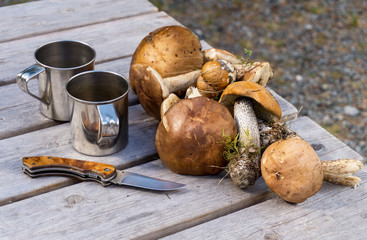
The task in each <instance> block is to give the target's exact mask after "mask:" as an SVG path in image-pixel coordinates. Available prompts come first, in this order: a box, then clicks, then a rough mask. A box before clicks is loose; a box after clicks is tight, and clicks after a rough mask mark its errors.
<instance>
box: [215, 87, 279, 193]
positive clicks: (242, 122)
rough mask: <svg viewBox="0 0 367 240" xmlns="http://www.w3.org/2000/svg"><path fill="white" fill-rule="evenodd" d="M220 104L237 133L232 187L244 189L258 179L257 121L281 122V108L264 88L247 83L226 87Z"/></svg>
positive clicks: (231, 170)
mask: <svg viewBox="0 0 367 240" xmlns="http://www.w3.org/2000/svg"><path fill="white" fill-rule="evenodd" d="M219 102H220V103H221V104H223V105H225V106H226V107H227V108H228V109H229V110H230V112H231V113H232V114H233V117H234V119H235V121H236V124H237V131H238V134H239V141H238V144H239V147H238V148H239V156H238V158H236V157H237V156H234V158H232V156H231V159H230V163H229V173H230V176H231V178H232V181H233V183H234V185H236V186H238V187H240V188H246V187H248V186H251V185H253V184H254V183H255V181H256V180H257V179H258V178H259V177H260V176H261V172H260V156H261V155H260V154H261V145H260V133H259V127H258V123H257V122H258V121H257V118H263V119H264V120H266V121H273V119H280V117H281V109H280V107H279V104H278V103H277V101H276V100H275V99H274V97H273V96H272V95H271V94H270V93H269V92H268V91H267V90H266V89H265V88H264V87H263V86H261V85H259V84H257V83H253V82H247V81H239V82H234V83H232V84H230V85H228V86H227V88H226V89H225V90H224V91H223V94H222V96H221V99H220V100H219Z"/></svg>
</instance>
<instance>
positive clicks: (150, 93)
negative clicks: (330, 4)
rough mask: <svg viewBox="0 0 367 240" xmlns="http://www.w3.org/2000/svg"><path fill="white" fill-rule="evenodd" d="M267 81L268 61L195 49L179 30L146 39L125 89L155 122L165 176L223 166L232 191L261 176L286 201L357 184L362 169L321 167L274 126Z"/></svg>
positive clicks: (275, 112) (345, 163)
mask: <svg viewBox="0 0 367 240" xmlns="http://www.w3.org/2000/svg"><path fill="white" fill-rule="evenodd" d="M272 77H273V71H272V68H271V66H270V64H269V63H268V62H251V61H248V59H247V60H246V59H243V58H239V57H236V56H234V55H233V54H231V53H229V52H227V51H225V50H221V49H215V48H211V49H207V50H205V51H202V49H201V44H200V41H199V39H198V38H197V37H196V36H195V34H193V33H192V32H191V31H190V30H188V29H186V28H184V27H181V26H167V27H162V28H159V29H157V30H155V31H153V32H151V33H150V34H149V35H147V36H146V37H145V38H144V39H143V40H142V41H141V43H140V44H139V46H138V48H137V49H136V51H135V53H134V55H133V57H132V61H131V66H130V85H131V88H132V90H133V91H135V92H136V93H137V95H138V98H139V101H140V103H141V105H142V107H143V108H144V110H145V111H146V112H147V113H148V114H149V115H151V116H153V117H154V118H156V119H158V120H160V123H159V126H158V128H157V133H156V138H155V145H156V148H157V152H158V154H159V157H160V159H161V160H162V162H163V163H164V164H165V166H166V167H167V168H169V169H170V170H171V171H173V172H175V173H179V174H188V175H208V174H217V173H219V172H221V171H222V170H223V169H224V168H227V169H228V172H229V174H230V176H231V179H232V181H233V183H234V184H235V185H236V186H238V187H240V188H246V187H249V186H251V185H253V184H254V183H255V182H256V180H257V179H258V178H260V177H261V176H262V177H263V178H264V180H265V183H266V184H267V185H268V186H269V188H270V189H271V190H272V191H274V192H275V193H276V194H277V195H278V196H280V197H281V198H283V199H284V200H286V201H288V202H293V203H299V202H302V201H304V200H305V199H307V198H308V197H310V196H312V195H313V194H315V193H316V192H317V191H319V189H320V188H321V186H322V182H323V180H327V181H329V182H332V183H336V184H343V185H349V186H356V185H358V183H359V181H360V179H359V178H358V177H355V176H352V174H353V173H355V172H356V171H358V169H360V168H362V167H363V164H362V163H361V162H360V161H356V160H349V159H343V160H337V161H322V162H321V161H320V159H319V158H318V156H317V154H316V152H315V151H314V150H313V149H312V147H311V146H310V145H309V144H308V143H307V142H306V141H304V140H302V139H301V138H300V137H299V136H298V135H297V134H296V133H295V132H293V131H291V130H290V129H288V128H287V127H286V126H285V125H284V124H282V123H281V122H280V119H281V117H282V112H281V109H280V106H279V104H278V102H277V101H276V99H275V98H274V97H273V96H272V94H271V93H270V92H269V91H268V90H267V89H266V85H267V84H268V82H269V81H270V80H271V78H272ZM231 147H232V148H231ZM228 149H231V150H228ZM233 149H235V151H233ZM231 154H232V155H231ZM229 155H231V156H229ZM228 156H229V157H228Z"/></svg>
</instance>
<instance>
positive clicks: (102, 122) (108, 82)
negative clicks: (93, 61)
mask: <svg viewBox="0 0 367 240" xmlns="http://www.w3.org/2000/svg"><path fill="white" fill-rule="evenodd" d="M66 91H67V93H68V95H69V96H70V98H71V99H72V117H71V133H72V144H73V147H74V148H75V149H76V150H77V151H79V152H81V153H83V154H87V155H93V156H103V155H108V154H112V153H116V152H118V151H120V150H122V149H123V148H124V147H125V146H126V145H127V143H128V92H129V84H128V81H127V80H126V79H125V78H124V77H122V76H121V75H119V74H116V73H113V72H107V71H87V72H83V73H80V74H77V75H75V76H73V77H72V78H71V79H70V81H69V82H68V83H67V85H66Z"/></svg>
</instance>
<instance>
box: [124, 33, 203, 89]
mask: <svg viewBox="0 0 367 240" xmlns="http://www.w3.org/2000/svg"><path fill="white" fill-rule="evenodd" d="M201 49H202V46H201V43H200V40H199V39H198V37H197V36H196V35H195V34H194V33H192V32H191V31H190V30H188V29H187V28H184V27H182V26H165V27H161V28H158V29H156V30H155V31H153V32H151V33H149V35H147V36H146V37H145V38H144V39H143V40H142V41H141V42H140V44H139V46H138V47H137V48H136V50H135V52H134V54H133V57H132V60H131V66H133V65H134V64H142V65H147V66H150V67H152V68H153V69H155V70H156V71H157V72H158V73H159V74H160V75H161V76H162V78H167V77H172V76H177V75H180V74H184V73H188V72H191V71H193V70H195V69H201V67H202V65H203V60H204V57H203V53H202V51H201ZM136 81H139V78H137V76H135V75H134V74H133V72H131V71H130V85H131V87H132V90H133V91H134V92H135V89H136V88H135V82H136Z"/></svg>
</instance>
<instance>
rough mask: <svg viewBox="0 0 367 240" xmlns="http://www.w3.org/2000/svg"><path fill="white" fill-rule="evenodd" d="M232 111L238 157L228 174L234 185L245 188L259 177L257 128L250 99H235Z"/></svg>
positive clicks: (258, 138)
mask: <svg viewBox="0 0 367 240" xmlns="http://www.w3.org/2000/svg"><path fill="white" fill-rule="evenodd" d="M233 111H234V119H235V121H236V124H237V131H238V134H239V153H240V157H239V159H237V160H235V161H232V162H231V163H230V164H229V173H230V176H231V178H232V180H233V183H234V184H235V185H237V186H238V187H239V188H246V187H248V186H251V185H253V184H254V183H255V181H256V180H257V179H258V178H259V177H260V176H261V172H260V156H261V155H260V133H259V127H258V124H257V118H256V115H255V112H254V111H253V106H252V103H251V100H250V99H247V98H244V97H242V98H238V99H236V100H235V103H234V110H233Z"/></svg>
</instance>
